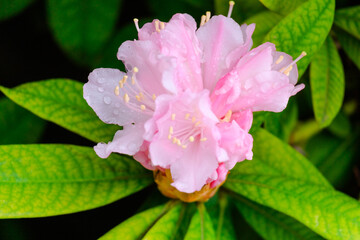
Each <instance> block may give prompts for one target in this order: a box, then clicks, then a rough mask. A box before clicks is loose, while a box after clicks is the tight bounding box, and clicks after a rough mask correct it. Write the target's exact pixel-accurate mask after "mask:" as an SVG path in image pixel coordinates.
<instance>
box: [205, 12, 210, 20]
mask: <svg viewBox="0 0 360 240" xmlns="http://www.w3.org/2000/svg"><path fill="white" fill-rule="evenodd" d="M210 18H211V12H210V11H207V12H206V19H205V22H208V21H209V20H210Z"/></svg>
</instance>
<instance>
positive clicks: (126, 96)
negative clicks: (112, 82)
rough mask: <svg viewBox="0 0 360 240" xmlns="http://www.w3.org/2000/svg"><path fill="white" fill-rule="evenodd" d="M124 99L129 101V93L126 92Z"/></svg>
mask: <svg viewBox="0 0 360 240" xmlns="http://www.w3.org/2000/svg"><path fill="white" fill-rule="evenodd" d="M124 101H125V102H126V103H128V102H129V101H130V98H129V95H128V94H127V93H125V94H124Z"/></svg>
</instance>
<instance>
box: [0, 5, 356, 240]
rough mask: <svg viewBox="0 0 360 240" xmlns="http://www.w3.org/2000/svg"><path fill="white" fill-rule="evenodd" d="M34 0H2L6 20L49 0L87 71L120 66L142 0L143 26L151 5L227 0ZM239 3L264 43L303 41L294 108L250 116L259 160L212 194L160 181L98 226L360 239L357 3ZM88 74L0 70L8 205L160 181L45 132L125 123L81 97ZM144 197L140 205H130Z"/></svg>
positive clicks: (69, 49)
mask: <svg viewBox="0 0 360 240" xmlns="http://www.w3.org/2000/svg"><path fill="white" fill-rule="evenodd" d="M33 2H35V1H32V0H16V1H11V0H0V21H2V23H1V24H7V23H11V21H13V20H14V19H15V20H16V18H18V17H21V14H24V12H26V11H30V10H31V9H27V8H37V7H39V5H40V4H43V7H45V8H46V12H45V13H44V15H46V18H47V22H46V24H47V26H48V30H47V31H48V34H51V36H52V38H53V39H54V41H55V43H54V44H57V46H58V48H59V49H61V51H62V53H63V54H64V56H66V57H68V58H69V60H70V61H72V62H73V65H72V66H74V68H80V69H85V70H84V71H85V72H86V73H88V72H90V71H91V69H93V68H94V67H114V68H120V69H122V68H123V66H122V65H121V63H119V62H118V61H117V60H116V51H117V48H118V47H119V45H120V44H121V43H122V42H124V41H126V40H128V39H134V38H136V29H135V27H134V26H133V24H132V23H130V21H131V20H132V18H133V17H134V16H135V15H136V14H137V13H134V12H131V11H130V10H129V9H131V8H134V9H135V8H140V7H143V8H144V9H145V8H146V10H144V12H140V13H139V15H140V16H136V17H142V16H146V19H145V20H144V19H143V18H139V20H140V21H139V23H140V25H142V24H144V23H145V22H147V21H148V19H153V18H159V19H161V20H163V21H167V20H168V19H169V18H170V17H171V16H172V15H173V14H174V13H176V12H188V13H190V14H191V15H193V16H194V17H195V18H196V19H197V20H200V16H201V14H203V13H204V12H205V11H207V10H214V11H215V13H216V14H226V12H227V9H228V1H225V0H214V1H207V0H201V1H194V0H181V1H173V2H172V1H164V0H156V1H152V0H148V1H147V3H142V2H141V6H138V4H139V3H131V2H130V1H121V0H106V1H95V0H91V1H84V0H66V1H57V0H47V1H44V2H40V1H37V2H36V3H33ZM235 2H236V5H235V8H234V11H233V15H232V17H233V18H234V19H235V20H236V21H238V22H239V23H246V24H251V23H256V29H255V32H254V34H253V41H254V46H257V45H259V44H261V43H263V42H265V41H270V42H273V43H275V45H276V47H277V50H279V51H283V52H286V53H288V54H290V55H291V56H292V57H294V58H296V57H297V56H298V55H299V54H300V53H301V52H302V51H305V52H306V53H307V56H306V57H305V58H303V59H302V60H301V61H300V62H299V63H298V68H299V76H300V77H301V79H300V82H304V83H305V85H306V89H305V90H304V92H303V93H301V94H299V95H298V96H296V97H295V98H294V99H292V100H291V101H290V102H289V104H288V107H287V109H286V110H285V111H283V112H281V113H266V112H259V113H256V114H255V115H254V121H253V126H252V129H251V134H252V135H253V137H254V148H253V152H254V157H253V160H252V161H245V162H241V163H238V164H237V165H236V167H235V168H234V169H233V170H232V171H231V173H230V174H229V175H228V179H227V181H226V183H225V184H224V186H223V187H221V188H220V190H219V192H218V193H217V194H216V195H215V196H214V197H213V198H212V199H210V200H209V201H208V202H206V203H197V204H195V203H192V204H187V203H181V202H179V201H176V200H169V201H168V202H166V203H163V199H161V200H159V201H158V199H157V200H156V199H155V197H154V193H152V194H150V196H151V197H152V198H150V200H149V199H147V200H146V201H145V203H144V205H143V207H142V208H140V210H139V212H137V213H136V214H135V215H133V216H131V217H129V218H128V219H126V220H124V221H122V222H121V223H119V222H118V223H116V224H112V225H109V226H107V229H109V231H108V232H107V233H105V232H103V233H102V236H101V238H100V239H102V240H106V239H216V240H222V239H237V238H239V232H240V234H241V236H248V238H251V239H258V238H260V237H261V238H263V239H341V240H343V239H360V202H359V201H358V200H356V199H355V198H358V194H359V192H358V191H356V190H355V191H354V190H353V189H356V188H357V189H358V188H359V186H357V184H360V183H359V182H360V177H359V170H358V169H359V166H360V165H359V161H358V159H357V158H356V156H357V155H358V153H359V152H358V151H359V149H358V147H357V146H358V145H359V134H360V133H359V131H360V129H359V123H360V122H359V116H358V112H359V111H358V107H359V104H360V102H359V99H358V96H359V95H358V94H359V92H358V89H360V88H359V81H358V76H359V74H360V72H359V70H360V6H354V3H353V2H351V1H343V2H342V3H341V4H338V2H339V1H338V2H335V0H311V1H301V0H296V1H291V2H290V1H289V3H287V4H285V5H284V3H283V1H279V0H260V1H244V0H238V1H235ZM134 6H135V7H134ZM335 6H342V7H341V9H336V8H335ZM128 12H129V13H128ZM133 15H134V16H133ZM59 68H61V66H59ZM19 71H22V70H19ZM64 75H65V73H64ZM356 76H357V77H356ZM1 80H2V79H1ZM78 80H80V82H79V81H76V80H71V79H68V78H59V76H49V77H48V79H47V80H42V81H37V82H29V81H28V80H27V79H22V83H23V84H21V85H19V86H16V87H12V86H14V84H9V82H8V83H6V82H5V81H4V83H1V85H2V86H0V92H2V93H3V94H4V97H1V99H0V135H1V137H2V138H1V140H0V144H1V145H0V156H1V158H0V189H1V191H0V218H3V219H8V218H34V217H48V216H56V215H62V214H68V213H75V212H80V211H84V210H89V209H93V208H97V207H100V206H104V205H107V204H110V203H112V202H115V201H118V200H119V199H123V198H126V197H127V196H128V195H131V194H133V193H135V192H138V191H140V190H142V189H144V188H147V187H148V186H149V185H151V183H152V182H153V180H152V174H151V172H149V171H147V170H146V169H144V168H143V167H142V166H141V165H140V164H138V163H137V162H136V161H134V160H133V159H131V158H130V157H127V156H122V155H116V154H112V155H111V156H110V157H109V158H107V159H100V158H99V157H98V156H97V155H96V154H95V153H94V151H93V149H92V148H90V147H84V146H77V145H74V144H69V143H66V144H35V143H38V142H42V140H43V139H45V138H42V136H44V134H51V133H47V131H45V127H46V126H47V125H46V121H49V122H52V123H54V124H56V125H59V126H61V127H63V128H65V129H67V130H69V131H71V132H73V133H75V134H78V135H80V136H81V137H83V138H85V139H87V140H90V141H92V142H107V141H110V140H111V138H112V136H113V135H114V133H115V132H116V131H117V130H118V129H119V128H118V127H117V126H115V125H108V124H105V123H103V122H102V121H100V120H99V118H98V117H97V116H96V114H95V113H94V112H93V111H92V110H91V108H90V107H89V106H88V105H87V104H86V102H85V100H84V99H83V96H82V86H83V84H82V83H81V81H82V82H83V81H85V79H78ZM10 86H11V87H10ZM99 91H101V89H99ZM45 120H46V121H45ZM55 137H56V136H55ZM55 139H56V138H55ZM45 142H46V141H45ZM86 143H87V142H86ZM87 144H88V145H91V144H92V145H93V143H91V144H90V143H87ZM354 172H355V174H354ZM354 197H355V198H354ZM120 201H122V200H120ZM134 207H135V208H138V207H139V206H130V207H128V206H124V208H134ZM114 214H117V213H114ZM236 214H237V215H236ZM240 216H241V217H240ZM116 225H117V226H116ZM2 226H9V227H8V228H7V229H8V230H7V231H8V232H14V231H15V230H16V231H17V229H18V228H21V227H19V226H18V225H16V222H14V223H13V222H10V223H9V222H1V221H0V227H2ZM112 227H113V228H112ZM111 228H112V229H111ZM14 229H15V230H14ZM239 229H241V230H239ZM5 232H6V231H5ZM11 234H12V233H11ZM6 236H7V235H6V233H5V234H4V233H1V232H0V237H1V238H2V239H7V237H6ZM13 236H16V234H14V235H13ZM250 236H251V237H250ZM97 237H100V236H97ZM18 238H19V239H26V238H25V237H24V236H22V234H19V236H18ZM248 238H247V239H248Z"/></svg>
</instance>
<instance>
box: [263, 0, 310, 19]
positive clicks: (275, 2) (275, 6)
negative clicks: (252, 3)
mask: <svg viewBox="0 0 360 240" xmlns="http://www.w3.org/2000/svg"><path fill="white" fill-rule="evenodd" d="M260 2H261V3H262V4H264V6H265V7H267V8H268V9H270V10H271V11H273V12H277V13H280V14H282V15H288V14H289V13H291V12H292V11H294V10H295V9H296V8H298V7H299V6H300V5H301V4H303V3H304V2H306V0H292V1H287V2H286V3H285V2H284V1H282V0H260Z"/></svg>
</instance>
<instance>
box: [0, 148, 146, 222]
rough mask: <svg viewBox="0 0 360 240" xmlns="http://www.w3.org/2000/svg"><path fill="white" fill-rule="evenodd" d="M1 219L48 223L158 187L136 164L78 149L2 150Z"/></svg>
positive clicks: (89, 150) (118, 157)
mask: <svg viewBox="0 0 360 240" xmlns="http://www.w3.org/2000/svg"><path fill="white" fill-rule="evenodd" d="M0 156H1V159H0V188H1V192H0V218H24V217H44V216H53V215H59V214H66V213H73V212H79V211H84V210H87V209H92V208H96V207H100V206H103V205H106V204H109V203H111V202H114V201H116V200H118V199H121V198H123V197H126V196H128V195H130V194H132V193H134V192H137V191H139V190H141V189H142V188H144V187H146V186H148V185H149V184H150V183H151V182H152V176H151V174H150V172H149V171H147V170H146V169H144V168H143V167H142V166H141V165H140V164H139V163H137V162H136V161H135V160H133V159H130V158H128V157H124V156H120V155H115V154H113V155H112V156H110V157H109V158H107V159H100V158H99V157H98V156H96V154H95V152H94V150H93V149H92V148H88V147H79V146H73V145H60V144H51V145H3V146H0Z"/></svg>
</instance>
